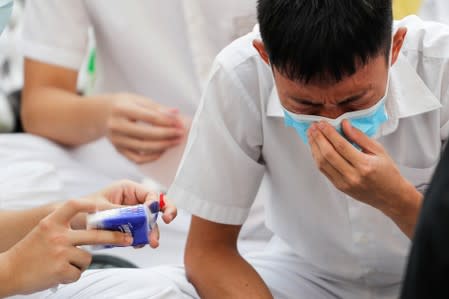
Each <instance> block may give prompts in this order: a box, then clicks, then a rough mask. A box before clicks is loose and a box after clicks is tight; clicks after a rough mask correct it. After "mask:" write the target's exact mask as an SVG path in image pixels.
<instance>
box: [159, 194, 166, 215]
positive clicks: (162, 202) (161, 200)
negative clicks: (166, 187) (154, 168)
mask: <svg viewBox="0 0 449 299" xmlns="http://www.w3.org/2000/svg"><path fill="white" fill-rule="evenodd" d="M165 206H166V204H165V195H164V194H163V193H161V194H160V195H159V207H160V209H161V211H162V210H163V209H164V208H165Z"/></svg>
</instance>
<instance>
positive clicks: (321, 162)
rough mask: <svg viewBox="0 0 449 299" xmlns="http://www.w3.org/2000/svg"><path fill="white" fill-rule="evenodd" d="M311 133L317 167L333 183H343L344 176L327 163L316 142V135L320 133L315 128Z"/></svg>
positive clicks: (310, 138)
mask: <svg viewBox="0 0 449 299" xmlns="http://www.w3.org/2000/svg"><path fill="white" fill-rule="evenodd" d="M314 129H315V131H314ZM311 131H312V133H311V135H310V137H309V143H310V148H311V150H312V156H313V159H314V160H315V163H316V165H317V167H318V168H319V170H320V171H321V172H322V173H323V174H324V175H325V176H326V177H327V178H328V179H329V180H330V181H331V182H332V183H334V182H341V181H343V178H342V175H341V174H340V173H339V172H338V171H337V170H336V169H335V168H334V167H333V166H332V165H331V164H329V163H328V162H327V161H326V159H325V158H324V157H323V155H322V153H321V151H320V148H319V146H318V144H317V142H316V134H319V132H318V131H317V129H316V128H314V127H313V126H312V127H311Z"/></svg>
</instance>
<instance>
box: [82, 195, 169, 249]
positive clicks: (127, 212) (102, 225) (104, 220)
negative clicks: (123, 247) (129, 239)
mask: <svg viewBox="0 0 449 299" xmlns="http://www.w3.org/2000/svg"><path fill="white" fill-rule="evenodd" d="M160 210H161V205H160V204H159V202H153V203H152V204H151V205H145V204H142V205H137V206H129V207H124V208H120V209H113V210H107V211H101V212H97V213H95V214H91V215H88V216H87V229H101V230H109V231H120V232H124V233H129V234H131V235H132V236H133V244H132V246H140V245H146V244H148V243H149V240H148V235H149V234H150V232H151V230H152V229H153V228H154V226H155V224H156V221H157V218H158V214H159V212H160ZM112 247H113V246H101V247H95V248H96V249H101V248H112Z"/></svg>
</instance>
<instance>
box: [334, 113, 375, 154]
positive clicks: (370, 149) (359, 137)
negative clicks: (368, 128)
mask: <svg viewBox="0 0 449 299" xmlns="http://www.w3.org/2000/svg"><path fill="white" fill-rule="evenodd" d="M342 128H343V132H344V133H345V135H346V137H348V139H349V140H350V141H352V142H354V143H355V144H357V145H358V146H360V147H361V148H362V150H363V152H365V153H369V154H381V153H383V149H382V146H381V145H380V144H379V143H377V142H376V141H375V140H372V139H370V138H369V137H368V136H366V135H365V134H363V132H361V131H360V130H358V129H357V128H354V127H353V126H352V125H351V123H350V122H349V121H348V120H344V121H343V123H342Z"/></svg>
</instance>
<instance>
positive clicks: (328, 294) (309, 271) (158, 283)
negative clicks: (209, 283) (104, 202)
mask: <svg viewBox="0 0 449 299" xmlns="http://www.w3.org/2000/svg"><path fill="white" fill-rule="evenodd" d="M245 258H246V259H247V260H248V261H249V262H250V263H251V265H253V267H254V268H255V269H256V270H257V272H258V273H259V274H260V276H261V277H262V278H263V279H264V281H265V283H266V284H267V285H268V286H269V288H270V290H271V292H272V294H273V296H274V297H275V298H292V299H302V298H304V299H328V298H329V299H331V298H332V299H335V298H342V299H393V298H398V294H399V289H400V285H399V284H392V285H389V284H386V285H384V286H377V287H372V286H371V287H369V286H367V285H365V284H364V283H363V281H350V282H348V281H342V280H339V279H337V278H332V277H328V276H326V275H322V274H321V273H320V272H319V271H318V270H317V269H316V268H314V267H313V266H310V265H308V264H307V263H306V262H304V261H302V260H301V259H300V258H299V257H298V256H297V255H295V254H294V253H293V252H292V251H291V250H290V248H289V247H288V246H287V245H285V244H284V243H283V242H282V241H281V240H279V239H277V238H276V237H274V238H273V239H272V240H271V242H270V243H269V244H268V245H267V247H266V249H265V250H263V251H260V252H256V253H252V254H247V255H246V256H245ZM31 297H32V298H47V299H56V298H79V299H81V298H83V299H84V298H130V299H138V298H158V299H159V298H164V299H172V298H173V299H175V298H176V299H178V298H199V297H198V295H197V293H196V291H195V288H194V287H193V286H192V285H191V284H190V283H189V282H188V281H187V279H186V277H185V272H184V268H183V267H182V266H159V267H155V268H150V269H129V270H128V269H113V270H95V271H87V272H86V273H85V274H84V275H83V277H82V278H81V280H79V281H78V282H76V283H74V284H71V285H65V286H60V287H59V288H58V291H57V292H51V291H46V292H42V293H39V294H35V295H32V296H31ZM28 298H30V296H29V297H28Z"/></svg>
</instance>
